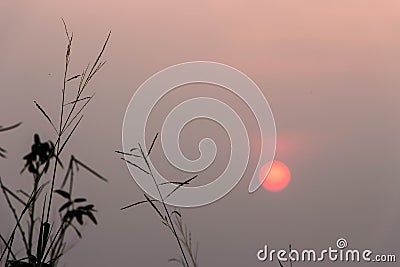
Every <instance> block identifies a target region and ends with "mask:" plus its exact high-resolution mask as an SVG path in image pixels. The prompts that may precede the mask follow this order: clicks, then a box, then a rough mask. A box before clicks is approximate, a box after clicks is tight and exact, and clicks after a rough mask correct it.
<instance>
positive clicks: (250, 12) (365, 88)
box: [0, 0, 400, 266]
mask: <svg viewBox="0 0 400 267" xmlns="http://www.w3.org/2000/svg"><path fill="white" fill-rule="evenodd" d="M399 10H400V2H399V1H397V0H393V1H389V0H383V1H382V0H380V1H377V0H376V1H364V0H363V1H362V0H359V1H356V0H346V1H329V2H328V1H319V0H308V1H286V0H281V1H270V0H264V1H226V0H224V1H196V2H195V1H112V2H110V1H77V0H72V1H42V0H40V1H35V2H30V1H1V2H0V32H1V37H0V88H1V89H0V114H1V119H0V125H9V124H12V123H14V122H19V121H22V122H23V125H22V126H21V127H19V128H18V129H15V130H13V131H12V132H8V133H3V134H1V135H0V144H1V146H2V147H5V148H7V150H8V159H7V160H0V175H1V177H2V178H3V180H4V181H5V182H6V183H7V184H9V185H10V186H13V187H14V188H20V187H24V188H28V185H29V183H28V182H29V181H30V180H29V177H28V176H24V175H23V176H20V175H19V171H20V169H21V168H22V166H23V161H22V156H24V155H25V154H26V153H27V152H28V150H29V148H30V144H31V142H32V140H33V133H35V132H38V133H40V135H41V136H42V138H43V139H45V140H47V139H50V138H53V137H54V135H53V132H52V129H51V127H49V125H48V123H47V122H46V121H45V119H43V117H42V115H41V114H40V113H39V112H38V111H37V110H36V108H35V106H34V103H33V100H37V101H38V102H39V103H40V104H41V105H42V106H43V107H45V108H46V110H47V111H48V113H50V114H56V113H57V110H58V109H57V108H58V105H59V103H60V86H61V85H62V75H63V64H64V61H63V60H64V49H65V43H66V38H65V35H64V29H63V25H62V22H61V20H60V18H61V17H62V18H64V19H65V21H66V22H67V24H68V27H69V29H70V30H72V31H73V32H74V38H75V40H74V44H73V48H72V68H71V74H75V73H78V72H80V71H81V70H82V68H83V67H84V66H85V65H86V64H87V63H88V61H92V62H93V58H94V57H95V56H96V54H97V52H98V51H99V49H100V47H101V44H102V42H103V41H104V39H105V37H106V35H107V33H108V31H109V30H111V31H112V36H111V40H110V44H109V46H108V47H107V50H106V53H105V55H104V56H105V59H107V61H108V62H107V64H106V66H105V67H104V69H103V70H102V71H101V72H100V73H99V74H98V76H97V77H95V80H94V82H93V83H92V85H91V87H90V89H89V91H88V94H89V93H93V92H96V96H95V98H94V99H93V102H92V103H91V104H90V106H89V108H88V109H87V112H86V116H85V118H84V120H83V122H82V124H81V125H80V127H79V129H78V134H77V135H75V136H74V140H73V141H72V142H71V143H70V147H69V150H68V151H66V152H67V153H70V152H72V153H74V154H76V156H77V157H78V158H80V159H81V160H82V161H84V162H86V163H87V164H88V165H90V166H93V167H94V168H95V169H96V170H98V171H99V172H100V173H102V174H103V175H104V176H106V177H108V178H109V183H108V184H103V183H101V182H97V181H96V180H94V179H91V177H88V175H86V174H85V173H82V176H81V178H82V179H81V180H80V181H79V184H78V186H77V188H76V189H77V191H76V194H77V195H85V196H87V197H88V198H89V199H90V201H92V202H94V203H96V206H97V209H98V210H99V213H98V218H99V226H98V227H93V226H92V225H88V226H87V227H86V229H85V230H84V238H83V239H82V240H81V241H79V243H77V245H76V246H75V247H74V248H73V249H72V250H71V251H69V252H68V254H67V255H65V258H64V261H63V262H64V263H65V264H66V266H119V265H124V266H174V263H168V262H167V260H168V259H169V258H171V257H173V256H176V255H178V250H177V247H176V246H175V241H174V240H173V238H172V237H171V235H170V233H169V232H168V231H167V229H165V227H163V226H162V224H161V222H160V221H159V220H158V217H157V216H156V214H154V212H153V210H152V209H151V208H150V207H145V206H142V207H138V208H136V209H130V210H126V211H120V210H119V209H120V208H121V207H122V206H124V205H125V204H128V203H131V202H135V201H137V200H141V198H142V191H141V190H140V189H139V188H138V186H137V185H136V184H135V183H134V181H133V180H132V179H131V177H130V176H129V172H128V170H127V168H126V166H125V165H124V163H123V162H122V161H121V160H120V159H119V156H118V155H116V154H115V153H114V150H116V149H121V146H122V144H121V143H122V140H121V132H122V121H123V116H124V112H125V109H126V107H127V105H128V103H129V100H130V98H131V97H132V95H133V93H134V91H135V90H136V88H137V87H138V86H140V84H141V83H143V82H144V81H145V80H146V79H147V78H148V77H149V76H150V75H152V74H154V73H156V72H158V71H160V70H161V69H163V68H165V67H168V66H170V65H174V64H177V63H181V62H185V61H193V60H211V61H217V62H221V63H224V64H228V65H231V66H233V67H235V68H237V69H239V70H241V71H242V72H244V73H246V74H247V75H248V76H250V77H251V78H252V79H253V80H254V81H255V82H256V83H257V84H258V85H259V87H260V88H261V89H262V91H263V93H264V94H265V96H266V98H267V99H268V101H269V104H270V105H271V108H272V111H273V114H274V116H275V121H276V126H277V136H278V150H277V155H276V159H278V160H281V161H283V162H285V163H286V164H287V165H288V166H289V168H290V170H291V172H292V180H291V183H290V184H289V186H288V187H287V188H286V189H285V190H283V191H281V192H279V193H271V192H267V191H265V190H263V189H260V190H258V191H257V192H255V193H254V194H248V192H247V187H248V184H249V182H250V180H251V176H250V172H249V171H248V172H246V175H245V177H244V178H243V179H242V180H241V182H240V183H239V184H238V186H236V187H235V189H234V190H233V191H232V192H231V193H230V194H228V195H227V196H226V197H224V198H222V199H221V200H219V201H218V202H216V203H213V204H211V205H207V206H204V207H201V208H195V209H185V210H183V211H182V213H183V216H184V219H185V221H186V222H187V223H188V225H189V227H190V229H191V231H192V232H193V238H194V239H195V240H198V241H199V244H200V250H199V258H200V265H201V266H278V265H277V264H276V263H261V262H258V261H257V258H256V253H257V251H258V250H259V249H260V248H261V247H263V246H264V244H268V245H269V246H271V247H272V248H275V249H279V248H282V247H287V246H288V244H290V243H291V244H293V246H294V247H295V248H298V249H302V248H315V249H324V248H327V247H329V246H334V245H335V242H336V240H337V239H338V238H341V237H343V238H346V239H347V240H348V242H349V244H350V246H351V247H352V248H359V249H366V248H369V249H372V250H374V251H375V252H376V253H382V254H385V253H387V254H397V257H400V253H399V249H398V248H399V247H400V232H399V231H398V225H399V223H400V210H399V209H398V203H399V201H400V194H399V189H400V181H399V174H400V167H399V166H400V164H399V159H400V142H399V136H400V123H399V116H398V115H399V114H400V105H399V101H400V91H399V87H400V82H399V76H400V75H399V74H400V73H399V70H400V16H399ZM225 93H226V92H225ZM174 94H175V95H174V96H173V95H172V96H168V97H169V99H170V100H168V99H165V100H164V104H163V105H162V107H161V108H160V110H161V111H162V110H164V111H165V110H168V108H172V107H173V104H171V103H173V101H177V99H182V100H185V99H187V98H188V97H192V96H197V95H213V96H215V97H218V99H220V100H224V101H226V102H227V103H230V104H231V105H233V106H234V107H235V108H237V109H238V110H242V111H243V112H244V115H243V116H244V117H245V118H246V117H248V116H247V115H246V114H247V112H248V110H246V109H245V108H244V107H243V106H242V104H243V103H240V102H239V101H237V99H235V98H234V97H233V96H232V95H231V94H226V95H224V91H223V90H222V91H221V90H217V89H216V87H211V86H209V87H207V86H187V88H186V87H183V88H180V89H179V90H176V92H174ZM161 104H162V103H161ZM235 105H236V106H235ZM159 114H164V113H163V112H160V113H159ZM159 114H156V115H154V120H156V121H157V120H158V121H162V119H163V117H162V116H159ZM202 123H205V122H200V124H199V125H197V126H196V125H193V126H192V127H193V128H190V127H188V129H186V130H185V131H186V132H185V131H184V132H183V133H184V135H183V136H182V143H184V144H186V145H187V147H186V148H185V149H186V150H185V151H186V152H187V153H188V156H190V155H192V156H196V155H197V154H196V153H197V151H196V150H195V149H197V141H198V140H199V138H201V137H203V136H214V137H215V138H216V140H217V141H220V143H219V147H221V149H220V151H222V154H220V155H219V156H218V157H217V162H216V166H213V167H212V168H213V169H212V170H210V171H211V173H213V172H215V173H218V172H220V171H221V170H223V168H224V164H226V160H225V158H226V157H225V156H224V155H226V151H225V149H224V148H226V147H227V144H228V143H227V140H226V138H224V133H223V131H222V130H221V129H219V128H218V127H216V126H215V125H213V124H211V125H208V126H207V127H203V125H202ZM250 124H251V122H250ZM201 129H204V131H202V130H201ZM185 133H186V135H185ZM193 139H194V140H193ZM217 144H218V142H217ZM156 149H157V150H155V152H157V153H161V150H160V147H157V148H156ZM224 153H225V154H224ZM157 155H158V154H157ZM224 160H225V161H224ZM165 168H168V167H167V166H166V167H165ZM89 178H90V179H89ZM0 212H1V213H0V214H1V215H0V218H1V219H0V220H1V221H0V230H1V231H2V232H3V231H5V232H7V231H9V229H10V228H11V223H12V217H11V214H10V213H9V212H8V210H7V209H6V206H5V205H4V200H1V201H0ZM311 265H313V264H310V263H297V264H295V265H294V266H311ZM328 265H329V266H332V265H333V266H343V265H344V263H336V264H331V263H329V262H326V263H321V264H315V266H328ZM349 265H350V266H351V264H349ZM382 265H385V264H382ZM387 265H388V266H395V264H392V265H391V264H387ZM374 266H375V264H374Z"/></svg>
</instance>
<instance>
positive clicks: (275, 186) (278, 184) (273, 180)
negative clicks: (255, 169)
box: [258, 160, 290, 192]
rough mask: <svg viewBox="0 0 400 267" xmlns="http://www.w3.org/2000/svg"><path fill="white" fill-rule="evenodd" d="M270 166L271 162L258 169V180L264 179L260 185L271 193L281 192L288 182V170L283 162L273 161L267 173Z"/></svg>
mask: <svg viewBox="0 0 400 267" xmlns="http://www.w3.org/2000/svg"><path fill="white" fill-rule="evenodd" d="M270 165H271V162H268V163H266V164H264V166H262V167H261V169H260V172H259V175H258V177H259V179H260V180H262V179H263V178H264V177H266V178H265V180H264V182H263V184H262V185H263V187H264V188H265V189H267V190H269V191H272V192H278V191H281V190H283V189H284V188H285V187H286V186H287V185H288V184H289V182H290V170H289V168H288V167H287V166H286V165H285V164H284V163H283V162H280V161H277V160H274V161H273V163H272V166H271V169H270V171H269V173H268V168H269V166H270Z"/></svg>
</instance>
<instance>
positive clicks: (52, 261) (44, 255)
mask: <svg viewBox="0 0 400 267" xmlns="http://www.w3.org/2000/svg"><path fill="white" fill-rule="evenodd" d="M63 24H64V29H65V34H66V36H67V48H66V53H65V68H64V77H63V83H62V89H61V97H62V100H61V104H60V114H59V119H58V120H59V122H58V124H57V123H55V122H54V120H53V119H52V117H51V116H49V115H48V114H47V112H46V111H45V109H44V108H43V107H42V106H41V105H40V104H39V103H38V102H37V101H34V104H35V106H36V107H37V108H38V110H39V112H41V113H42V114H43V116H44V117H45V119H46V120H47V121H48V122H49V124H50V125H51V127H52V128H53V130H54V131H55V133H56V138H55V140H54V141H46V142H42V141H41V140H40V137H39V135H38V134H35V135H34V143H33V145H32V147H31V151H30V152H29V153H28V154H27V155H25V156H24V158H23V160H25V165H24V168H23V169H22V171H21V173H22V172H24V171H27V172H29V173H30V175H31V176H32V189H31V191H30V193H27V192H26V191H25V190H12V189H10V188H8V187H7V186H6V185H5V184H4V183H3V181H2V180H1V177H0V186H1V191H2V193H3V195H4V197H5V199H6V202H7V205H8V207H9V209H10V211H11V213H12V215H13V217H14V220H15V226H14V228H13V230H12V233H11V235H10V237H9V238H8V239H7V238H5V237H4V236H3V235H2V234H0V241H1V242H0V244H2V245H3V246H4V247H3V246H2V247H0V248H1V250H0V252H1V255H0V263H1V262H2V261H4V262H5V266H6V267H16V266H22V267H24V266H26V267H48V266H51V267H54V266H56V265H57V264H58V262H59V260H60V259H61V258H62V256H63V255H64V252H65V250H66V245H67V243H68V241H67V239H66V237H67V232H68V230H70V229H72V230H74V231H75V233H76V234H77V235H78V237H82V235H81V233H80V229H79V227H80V226H82V225H83V224H84V218H87V219H89V220H90V221H92V222H93V223H94V224H97V219H96V217H95V215H94V213H95V212H96V210H95V209H94V205H93V204H88V203H87V199H86V198H84V197H73V185H74V183H75V178H76V177H75V176H76V173H77V172H78V170H79V168H81V169H84V170H86V171H88V172H89V173H91V174H92V175H94V176H95V177H97V178H99V179H100V180H102V181H105V182H106V181H107V180H106V179H105V178H104V177H103V176H102V175H100V174H99V173H98V172H96V171H95V170H93V169H92V168H90V167H89V166H88V165H86V164H84V163H83V162H82V161H80V160H78V159H77V158H76V157H75V156H73V155H71V156H70V160H69V163H68V167H67V169H66V172H65V174H63V175H62V174H61V173H60V168H61V169H63V168H64V166H63V164H62V162H61V156H62V152H63V150H64V148H65V147H66V145H67V143H68V142H69V140H70V139H71V137H72V135H73V134H74V133H75V132H76V129H77V127H78V125H79V124H80V122H81V121H82V118H83V111H84V109H85V108H86V106H87V104H88V103H89V102H90V101H91V100H92V98H93V95H92V96H83V95H82V94H83V93H84V91H85V89H86V88H87V86H88V85H89V83H90V81H91V80H92V78H93V77H94V75H95V74H96V73H97V72H98V71H99V70H100V69H101V68H102V67H103V66H104V64H105V62H103V61H101V57H102V55H103V53H104V50H105V48H106V46H107V43H108V41H109V38H110V34H111V33H109V34H108V36H107V38H106V41H105V42H104V44H103V46H102V48H101V51H100V52H99V54H98V56H97V58H96V60H95V61H94V63H93V64H92V65H87V67H86V68H85V69H84V70H83V71H82V73H81V74H76V75H73V76H71V77H70V76H69V71H68V70H69V65H70V57H71V46H72V42H73V34H72V33H70V32H69V31H68V29H67V26H66V24H65V22H64V20H63ZM75 80H77V81H78V82H79V83H78V86H77V89H76V93H75V98H74V99H72V100H70V101H67V99H66V91H67V90H68V87H69V85H70V83H71V82H73V81H75ZM18 125H19V124H16V125H13V126H10V127H5V128H2V127H0V131H6V130H10V129H13V128H15V127H17V126H18ZM4 153H5V150H4V149H1V150H0V156H4ZM51 166H52V171H50V168H51ZM59 167H60V168H59ZM48 173H49V174H50V177H51V178H50V180H49V181H44V179H45V178H44V177H45V176H46V174H48ZM61 175H62V177H63V180H62V183H61V187H60V188H59V189H57V190H55V183H56V180H57V181H58V180H60V179H61V177H60V176H61ZM49 185H50V188H48V186H49ZM65 187H68V189H64V188H65ZM45 189H48V192H47V193H45V194H44V190H45ZM54 193H56V194H57V195H59V196H60V197H61V198H62V199H64V203H63V204H62V205H61V206H60V207H59V209H58V215H59V217H58V220H56V219H52V220H50V212H51V210H52V209H53V208H54V207H53V196H54ZM43 194H44V196H42V195H43ZM41 196H42V199H43V201H40V197H41ZM16 204H18V205H19V206H21V207H22V208H21V209H18V208H17V206H16ZM39 207H40V210H39V214H37V213H38V211H37V208H39ZM26 217H27V218H28V223H27V224H23V223H22V219H23V218H26ZM76 223H77V224H78V225H79V226H77V225H76ZM37 228H39V230H38V231H37V230H36V229H37ZM17 233H18V234H19V235H18V236H19V237H20V238H21V242H22V244H23V246H24V250H25V253H24V254H25V257H22V258H19V257H17V256H18V255H17V254H18V253H16V251H19V250H18V248H15V246H14V241H15V238H16V237H17V235H16V234H17Z"/></svg>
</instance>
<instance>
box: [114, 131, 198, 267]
mask: <svg viewBox="0 0 400 267" xmlns="http://www.w3.org/2000/svg"><path fill="white" fill-rule="evenodd" d="M157 137H158V133H157V134H156V136H155V137H154V139H153V141H152V143H151V145H150V148H149V150H148V151H144V150H143V148H142V146H141V145H140V144H138V147H134V148H132V149H130V151H129V152H133V151H136V152H138V153H139V154H132V153H129V152H123V151H115V152H116V153H118V154H122V155H124V156H129V157H134V158H140V159H142V160H143V162H142V164H143V163H144V165H145V167H142V166H140V165H139V164H136V163H133V162H131V161H130V160H128V159H126V158H122V160H124V161H125V162H127V163H128V164H130V165H132V166H134V167H135V168H137V169H139V170H140V171H142V172H143V173H144V174H145V175H149V176H150V177H151V178H152V180H153V182H154V184H155V186H156V188H157V192H158V195H159V200H157V199H152V198H151V197H150V196H148V195H147V194H143V195H144V198H145V200H142V201H138V202H135V203H133V204H130V205H127V206H125V207H123V208H121V210H125V209H127V208H131V207H134V206H137V205H140V204H144V203H148V204H150V206H151V207H152V208H153V209H154V211H155V212H156V213H157V215H158V216H159V217H160V219H161V222H162V223H163V224H164V225H165V226H166V227H167V228H168V229H169V230H170V232H171V233H172V235H173V236H174V238H175V240H176V242H177V245H178V247H179V251H180V256H179V257H177V258H172V259H170V260H169V261H171V262H178V263H180V264H181V265H182V266H184V267H189V266H193V267H198V266H199V265H198V259H197V254H198V253H197V251H198V249H197V248H198V246H196V248H194V247H193V246H192V235H191V233H190V231H189V230H188V228H187V226H186V225H184V223H183V220H182V215H181V213H180V212H178V211H177V210H173V211H171V210H170V209H169V208H168V207H167V205H166V203H165V200H166V199H167V198H168V197H169V196H170V195H171V194H173V193H174V192H175V191H176V190H178V189H179V188H180V187H181V186H183V185H187V184H189V183H190V182H191V181H192V180H194V179H195V178H196V177H197V175H196V176H194V177H191V178H189V179H187V180H186V181H184V182H167V183H161V184H158V183H157V181H156V179H155V177H154V175H153V172H152V169H151V167H150V164H149V161H148V157H149V156H150V153H151V151H152V149H153V147H154V144H155V142H156V139H157ZM164 184H174V185H176V187H175V188H174V189H173V191H172V192H170V193H169V194H168V195H167V196H163V195H162V193H161V190H160V186H162V185H164ZM157 204H159V205H161V208H159V207H158V206H157ZM189 259H190V262H191V264H189Z"/></svg>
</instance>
